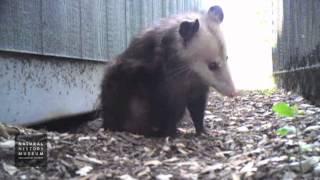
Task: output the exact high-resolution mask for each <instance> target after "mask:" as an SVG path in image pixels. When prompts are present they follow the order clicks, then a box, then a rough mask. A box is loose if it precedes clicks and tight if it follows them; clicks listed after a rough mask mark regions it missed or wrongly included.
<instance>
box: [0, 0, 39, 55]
mask: <svg viewBox="0 0 320 180" xmlns="http://www.w3.org/2000/svg"><path fill="white" fill-rule="evenodd" d="M40 5H41V3H40V0H30V1H12V0H2V1H0V39H1V42H0V48H1V49H6V50H18V51H29V52H35V53H41V51H42V48H41V14H40V13H41V11H40V10H41V9H40Z"/></svg>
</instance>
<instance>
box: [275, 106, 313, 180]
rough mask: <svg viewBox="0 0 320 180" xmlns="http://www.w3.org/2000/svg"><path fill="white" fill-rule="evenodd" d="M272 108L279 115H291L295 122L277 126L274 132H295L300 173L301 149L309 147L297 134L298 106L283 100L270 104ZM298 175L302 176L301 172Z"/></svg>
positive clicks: (306, 149) (278, 133)
mask: <svg viewBox="0 0 320 180" xmlns="http://www.w3.org/2000/svg"><path fill="white" fill-rule="evenodd" d="M272 110H273V111H274V112H275V113H276V114H277V115H278V116H280V117H291V118H293V121H294V122H295V126H284V127H281V128H279V129H278V130H277V131H276V132H277V135H279V136H282V137H284V136H286V135H288V134H289V133H295V134H296V138H297V140H298V142H299V146H298V148H299V166H300V173H302V165H301V161H302V150H304V151H308V150H309V149H310V147H309V146H308V145H307V144H303V145H302V143H300V138H299V136H298V130H297V129H298V128H297V127H298V124H299V121H298V118H297V115H298V114H299V110H298V106H297V105H293V106H290V105H289V104H288V103H285V102H279V103H276V104H274V105H273V106H272ZM300 176H301V177H302V174H300Z"/></svg>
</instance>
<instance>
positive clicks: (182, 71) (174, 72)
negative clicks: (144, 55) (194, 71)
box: [168, 65, 190, 79]
mask: <svg viewBox="0 0 320 180" xmlns="http://www.w3.org/2000/svg"><path fill="white" fill-rule="evenodd" d="M189 74H190V69H189V67H188V66H187V65H180V66H178V67H176V68H173V69H171V70H170V71H169V73H168V76H169V78H170V79H174V78H179V77H181V76H188V75H189Z"/></svg>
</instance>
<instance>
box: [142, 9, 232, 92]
mask: <svg viewBox="0 0 320 180" xmlns="http://www.w3.org/2000/svg"><path fill="white" fill-rule="evenodd" d="M197 19H198V20H199V24H200V26H199V30H198V32H197V33H196V34H195V36H194V37H193V38H192V39H191V40H190V42H188V45H187V46H186V47H185V46H184V44H183V43H182V41H183V39H182V38H181V36H180V35H179V32H178V31H179V25H180V24H181V22H183V21H189V22H194V21H195V20H197ZM221 23H222V21H221V20H219V18H218V17H216V15H215V14H213V13H210V11H209V12H205V13H188V14H185V15H180V16H176V17H174V18H169V19H166V20H165V21H160V23H159V24H158V25H157V26H155V27H156V28H155V27H153V28H151V29H147V30H146V31H145V32H148V31H153V32H156V33H158V34H159V37H162V34H163V33H165V32H166V29H170V28H175V29H176V31H175V32H174V33H176V36H177V37H178V41H176V42H175V48H176V49H177V51H178V55H179V57H180V58H181V59H183V60H184V61H186V62H187V63H188V64H189V67H190V69H191V70H192V71H193V72H194V73H195V74H197V75H198V76H199V77H200V78H201V79H202V80H203V82H204V83H205V84H207V85H208V86H211V87H214V88H215V89H216V90H217V91H218V92H220V93H221V94H223V95H227V96H233V95H234V94H235V88H234V85H233V82H232V78H231V76H230V72H229V68H228V64H227V51H226V45H225V40H224V35H223V33H222V31H221V29H220V24H221ZM157 27H159V28H157ZM145 32H144V33H145ZM144 33H143V34H144ZM212 62H215V63H217V65H218V66H219V68H218V69H217V70H215V71H212V70H210V69H209V68H208V65H209V64H210V63H212Z"/></svg>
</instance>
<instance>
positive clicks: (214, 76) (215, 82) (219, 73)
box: [208, 62, 237, 97]
mask: <svg viewBox="0 0 320 180" xmlns="http://www.w3.org/2000/svg"><path fill="white" fill-rule="evenodd" d="M208 69H209V70H210V72H211V73H210V76H211V77H209V78H208V80H209V85H210V86H212V87H213V88H214V89H216V90H217V91H218V92H219V93H221V94H222V95H225V96H229V97H234V96H236V95H237V91H236V88H235V86H234V83H233V80H232V78H231V75H230V72H229V68H228V65H227V63H222V64H218V63H216V62H210V63H208Z"/></svg>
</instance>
